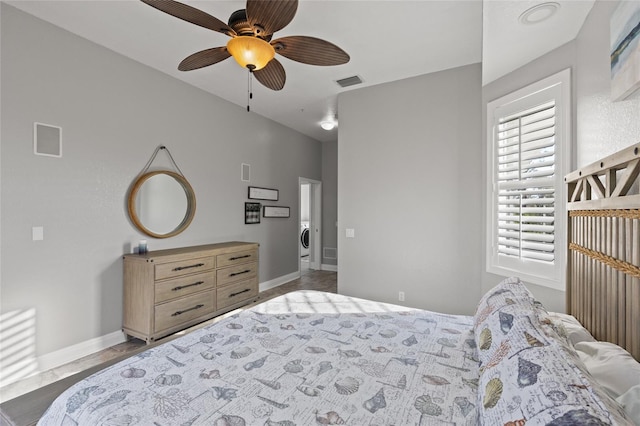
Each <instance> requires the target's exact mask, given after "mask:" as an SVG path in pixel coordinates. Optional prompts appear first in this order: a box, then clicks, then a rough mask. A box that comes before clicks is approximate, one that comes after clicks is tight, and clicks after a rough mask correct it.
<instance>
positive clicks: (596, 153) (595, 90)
mask: <svg viewBox="0 0 640 426" xmlns="http://www.w3.org/2000/svg"><path fill="white" fill-rule="evenodd" d="M618 3H619V2H617V1H597V2H596V3H595V5H594V6H593V9H592V10H591V13H590V14H589V16H588V17H587V20H586V21H585V23H584V25H583V27H582V29H581V31H580V34H579V35H578V37H577V39H576V48H577V61H576V68H577V72H576V83H577V94H576V99H577V110H576V118H577V123H578V129H577V150H576V158H577V166H578V167H582V166H585V165H587V164H591V163H593V162H594V161H597V160H599V159H601V158H602V157H606V156H607V155H610V154H613V153H614V152H616V151H619V150H621V149H622V148H626V147H628V146H630V145H633V144H634V143H638V142H639V141H640V94H638V93H636V95H635V98H633V99H628V100H625V101H620V102H612V101H611V67H610V65H609V64H610V53H611V52H610V48H609V39H610V36H609V19H610V16H611V13H612V12H613V10H614V9H615V8H616V6H617V5H618Z"/></svg>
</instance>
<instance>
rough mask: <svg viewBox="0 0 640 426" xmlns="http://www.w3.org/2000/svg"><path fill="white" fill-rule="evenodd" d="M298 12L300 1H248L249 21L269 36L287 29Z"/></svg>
mask: <svg viewBox="0 0 640 426" xmlns="http://www.w3.org/2000/svg"><path fill="white" fill-rule="evenodd" d="M297 10H298V0H247V21H249V24H251V25H252V26H254V25H257V26H259V27H261V28H262V29H264V34H260V35H263V36H268V35H271V34H273V33H275V32H276V31H278V30H281V29H283V28H284V27H286V26H287V25H288V24H289V22H291V20H292V19H293V17H294V16H295V15H296V11H297Z"/></svg>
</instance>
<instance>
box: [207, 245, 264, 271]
mask: <svg viewBox="0 0 640 426" xmlns="http://www.w3.org/2000/svg"><path fill="white" fill-rule="evenodd" d="M257 260H258V250H255V249H252V250H245V251H236V252H234V253H227V254H220V255H218V256H216V265H218V268H223V267H225V266H232V265H237V264H239V263H247V262H256V261H257Z"/></svg>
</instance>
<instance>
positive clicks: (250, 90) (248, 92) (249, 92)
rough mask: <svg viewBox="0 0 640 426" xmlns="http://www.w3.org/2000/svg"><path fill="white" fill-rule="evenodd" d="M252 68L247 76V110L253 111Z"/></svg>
mask: <svg viewBox="0 0 640 426" xmlns="http://www.w3.org/2000/svg"><path fill="white" fill-rule="evenodd" d="M251 74H252V72H251V70H249V76H248V77H247V112H250V111H251V108H250V107H249V105H250V104H251V99H253V88H252V87H251V77H252V76H251Z"/></svg>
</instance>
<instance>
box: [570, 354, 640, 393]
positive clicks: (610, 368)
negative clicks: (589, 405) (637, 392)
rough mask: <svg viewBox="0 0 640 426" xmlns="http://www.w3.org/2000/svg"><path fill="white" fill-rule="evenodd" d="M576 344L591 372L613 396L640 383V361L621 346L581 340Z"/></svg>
mask: <svg viewBox="0 0 640 426" xmlns="http://www.w3.org/2000/svg"><path fill="white" fill-rule="evenodd" d="M574 346H575V349H576V351H577V352H578V355H579V356H580V360H582V362H583V363H584V365H585V366H586V367H587V371H588V372H589V374H591V375H592V376H593V378H594V379H595V380H596V381H597V382H598V383H599V384H600V385H602V387H603V388H604V389H605V390H606V391H607V392H608V393H609V394H610V395H611V397H612V398H614V399H615V398H618V397H619V396H620V395H622V394H624V393H625V392H627V391H628V390H629V389H631V388H632V387H634V386H638V385H640V363H638V362H637V361H636V360H635V359H634V358H633V357H632V356H631V354H630V353H629V352H627V351H625V350H624V349H622V348H621V347H620V346H618V345H615V344H613V343H609V342H579V343H576V344H575V345H574Z"/></svg>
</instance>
